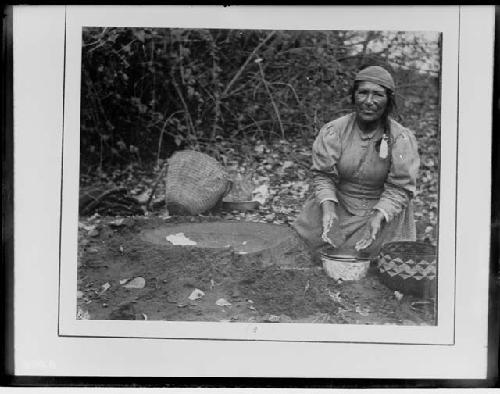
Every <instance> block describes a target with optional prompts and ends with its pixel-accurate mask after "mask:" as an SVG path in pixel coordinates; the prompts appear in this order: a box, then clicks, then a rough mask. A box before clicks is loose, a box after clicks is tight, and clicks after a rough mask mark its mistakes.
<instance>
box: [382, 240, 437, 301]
mask: <svg viewBox="0 0 500 394" xmlns="http://www.w3.org/2000/svg"><path fill="white" fill-rule="evenodd" d="M377 267H378V273H379V277H380V280H381V281H382V282H383V283H384V284H385V285H386V286H387V287H389V288H390V289H392V290H397V291H399V292H401V293H404V294H412V295H414V296H417V297H421V298H433V297H435V295H436V282H437V280H436V276H437V263H436V247H435V246H433V245H430V244H426V243H423V242H411V241H398V242H389V243H386V244H385V245H384V246H383V247H382V249H381V250H380V254H379V257H378V260H377Z"/></svg>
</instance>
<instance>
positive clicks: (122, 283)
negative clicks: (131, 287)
mask: <svg viewBox="0 0 500 394" xmlns="http://www.w3.org/2000/svg"><path fill="white" fill-rule="evenodd" d="M127 282H128V278H127V279H122V280H120V284H121V285H124V284H125V283H127Z"/></svg>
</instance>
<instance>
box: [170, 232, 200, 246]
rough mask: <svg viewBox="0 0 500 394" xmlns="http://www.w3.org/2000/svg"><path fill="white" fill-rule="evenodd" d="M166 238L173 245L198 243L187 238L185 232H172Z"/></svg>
mask: <svg viewBox="0 0 500 394" xmlns="http://www.w3.org/2000/svg"><path fill="white" fill-rule="evenodd" d="M165 238H166V240H167V241H168V242H170V243H171V244H172V245H182V246H188V245H189V246H191V245H197V243H196V242H195V241H193V240H191V239H189V238H187V237H186V236H185V235H184V233H177V234H170V235H167V236H166V237H165Z"/></svg>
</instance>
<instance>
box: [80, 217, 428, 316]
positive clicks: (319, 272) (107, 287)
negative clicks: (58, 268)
mask: <svg viewBox="0 0 500 394" xmlns="http://www.w3.org/2000/svg"><path fill="white" fill-rule="evenodd" d="M217 219H218V218H217V217H177V218H173V217H172V218H169V219H167V220H165V219H162V218H159V217H128V218H122V219H119V218H118V219H117V218H116V217H92V218H80V225H79V246H78V293H77V294H78V295H77V297H78V298H77V304H78V316H77V317H78V318H79V319H98V320H108V319H113V320H168V321H219V322H274V323H280V322H281V323H290V322H302V323H307V322H314V323H349V324H397V325H434V324H435V311H434V302H433V301H432V300H422V299H418V298H414V297H412V296H410V295H404V296H403V298H400V297H396V295H395V293H394V291H393V290H391V289H389V288H387V287H386V286H385V285H383V284H382V283H381V282H380V281H379V279H378V276H377V272H376V267H375V266H374V265H373V263H372V266H371V267H370V271H369V272H368V275H367V277H366V278H364V279H362V280H360V281H356V282H340V281H336V280H334V279H332V278H329V277H328V276H327V275H326V274H325V273H324V271H323V269H322V267H321V264H320V262H319V261H318V260H317V259H315V258H311V256H310V254H309V253H308V252H307V251H306V250H304V249H301V250H297V251H296V253H297V254H298V255H300V256H298V259H297V261H299V262H300V264H298V265H296V266H294V267H287V268H283V267H281V268H280V267H278V266H269V267H264V266H263V265H262V264H261V262H259V259H258V258H255V259H252V258H247V259H241V258H236V257H235V254H234V253H233V252H232V251H231V250H215V249H207V248H205V249H201V248H198V247H194V246H168V245H155V244H153V243H151V242H147V241H145V240H144V239H143V238H141V237H140V236H139V234H140V233H141V231H144V230H148V229H155V228H158V227H159V226H165V225H169V224H175V223H186V222H199V221H206V220H210V221H212V220H217ZM219 219H220V218H219ZM135 278H143V279H144V280H145V282H142V283H141V281H142V280H141V279H135ZM134 279H135V281H134V282H132V281H133V280H134ZM135 282H137V283H138V285H137V286H131V285H133V284H134V283H135ZM143 284H144V286H143V287H142V285H143ZM127 286H128V287H127ZM196 289H198V290H201V291H202V292H203V295H202V296H201V297H200V298H198V299H195V300H191V299H190V298H189V297H190V295H192V294H193V291H195V290H196ZM398 298H399V299H398Z"/></svg>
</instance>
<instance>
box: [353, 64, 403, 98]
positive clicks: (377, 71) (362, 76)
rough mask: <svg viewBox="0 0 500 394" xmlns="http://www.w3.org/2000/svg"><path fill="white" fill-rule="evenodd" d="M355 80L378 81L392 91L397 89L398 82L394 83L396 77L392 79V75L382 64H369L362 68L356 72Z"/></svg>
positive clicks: (377, 82)
mask: <svg viewBox="0 0 500 394" xmlns="http://www.w3.org/2000/svg"><path fill="white" fill-rule="evenodd" d="M354 81H356V82H358V81H359V82H372V83H376V84H378V85H380V86H383V87H384V88H387V89H389V90H390V91H392V92H394V90H395V89H396V84H395V83H394V79H392V75H391V74H390V73H389V71H387V70H386V69H385V68H383V67H380V66H369V67H366V68H364V69H362V70H361V71H359V72H358V73H357V74H356V77H355V78H354Z"/></svg>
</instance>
